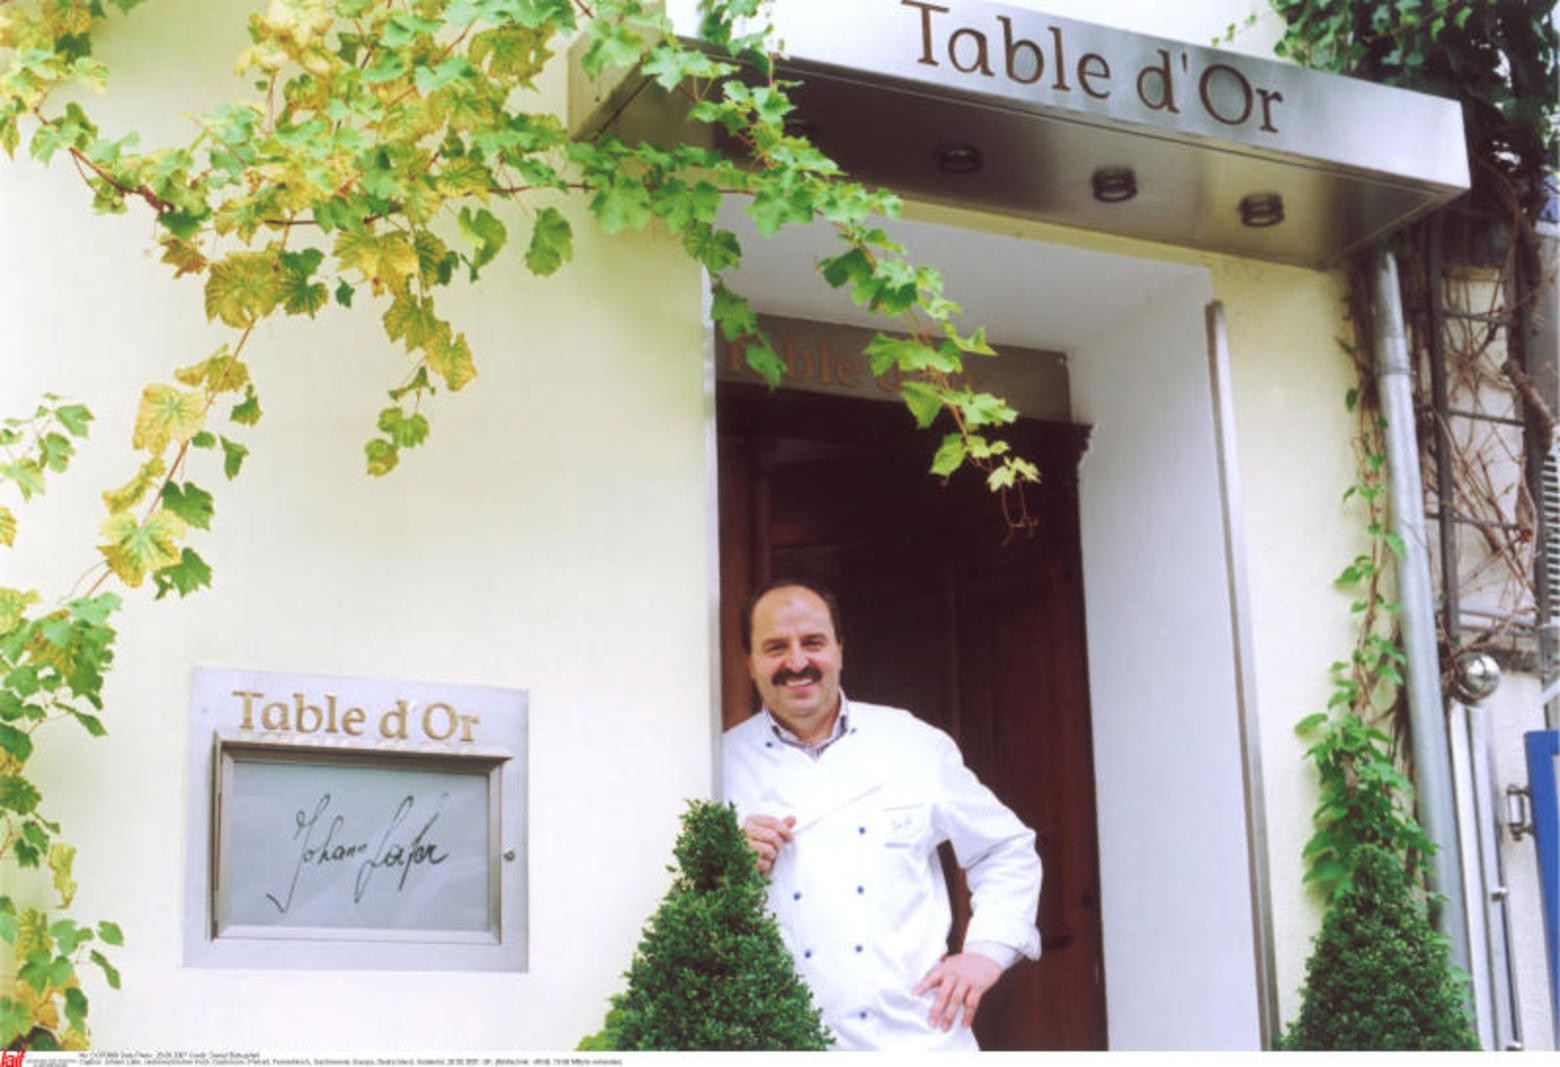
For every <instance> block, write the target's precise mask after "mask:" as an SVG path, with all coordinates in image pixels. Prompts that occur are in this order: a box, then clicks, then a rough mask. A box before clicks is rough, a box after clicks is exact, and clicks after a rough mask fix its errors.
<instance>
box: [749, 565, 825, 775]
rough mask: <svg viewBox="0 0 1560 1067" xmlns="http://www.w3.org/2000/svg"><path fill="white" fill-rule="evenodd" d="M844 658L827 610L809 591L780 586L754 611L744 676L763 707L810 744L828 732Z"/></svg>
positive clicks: (795, 587)
mask: <svg viewBox="0 0 1560 1067" xmlns="http://www.w3.org/2000/svg"><path fill="white" fill-rule="evenodd" d="M844 653H845V646H844V645H842V644H841V643H840V641H839V638H838V636H837V635H836V634H835V632H834V623H833V621H832V620H831V619H830V616H829V606H828V605H827V604H826V603H824V601H823V598H822V597H820V596H818V595H817V594H816V593H814V592H813V591H812V590H810V589H804V588H802V587H800V586H794V585H785V586H781V587H779V588H778V589H771V590H770V591H769V592H767V593H765V594H764V595H763V596H762V597H760V598H759V600H758V603H756V604H754V605H753V638H752V651H751V652H749V653H748V674H749V675H750V676H751V677H752V679H753V684H754V685H756V686H757V687H758V692H759V695H760V696H762V697H763V698H764V706H765V707H767V708H768V709H769V710H770V711H772V712H774V714H775V715H776V716H777V717H779V719H780V720H781V721H782V722H784V723H785V724H786V726H788V727H789V728H790V730H791V732H792V733H794V734H796V736H797V737H799V738H801V739H802V740H803V741H806V742H808V743H810V744H815V743H817V742H819V741H822V740H824V739H825V738H827V737H828V736H829V731H830V730H831V729H833V726H834V719H835V716H836V714H837V713H838V711H839V707H840V669H841V667H843V666H844V658H845V656H844Z"/></svg>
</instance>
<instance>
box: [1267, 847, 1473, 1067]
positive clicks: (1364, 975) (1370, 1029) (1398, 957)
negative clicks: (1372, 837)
mask: <svg viewBox="0 0 1560 1067" xmlns="http://www.w3.org/2000/svg"><path fill="white" fill-rule="evenodd" d="M1462 986H1463V983H1462V982H1461V981H1460V980H1459V978H1458V976H1457V973H1456V972H1455V971H1453V970H1452V969H1451V967H1450V965H1449V964H1448V962H1447V947H1446V939H1445V938H1444V937H1442V936H1441V935H1439V934H1437V933H1436V932H1435V931H1434V930H1432V929H1431V927H1430V922H1429V919H1428V918H1427V917H1426V913H1425V905H1424V901H1423V900H1422V899H1421V897H1420V895H1419V894H1418V893H1417V891H1416V889H1415V886H1414V883H1413V880H1412V877H1411V876H1410V875H1409V873H1408V872H1407V871H1406V870H1405V869H1404V867H1403V864H1402V862H1401V861H1399V860H1398V859H1396V858H1395V857H1394V856H1393V855H1392V853H1391V852H1389V851H1387V850H1386V849H1384V848H1381V847H1380V846H1377V845H1367V846H1365V847H1363V848H1361V849H1360V851H1359V853H1358V854H1357V856H1356V860H1355V866H1354V871H1353V877H1352V878H1351V879H1350V882H1349V885H1348V887H1347V888H1346V889H1344V890H1343V892H1342V893H1340V894H1339V895H1338V897H1337V898H1336V899H1335V900H1334V901H1333V904H1332V907H1331V908H1329V909H1328V912H1327V918H1326V919H1325V920H1324V921H1323V923H1322V931H1321V933H1320V934H1318V935H1317V938H1316V949H1315V951H1314V952H1313V953H1312V955H1311V958H1310V960H1309V961H1308V962H1307V963H1306V979H1305V989H1304V991H1303V994H1302V1001H1301V1005H1300V1016H1299V1018H1298V1019H1296V1020H1295V1022H1294V1023H1292V1024H1291V1025H1290V1028H1289V1031H1288V1033H1287V1034H1285V1035H1284V1038H1283V1040H1282V1041H1281V1042H1280V1045H1279V1047H1280V1048H1284V1049H1289V1050H1295V1051H1335V1050H1346V1049H1347V1050H1366V1051H1376V1050H1382V1051H1385V1050H1397V1051H1406V1050H1476V1049H1477V1048H1478V1047H1479V1044H1478V1040H1477V1038H1475V1036H1474V1034H1473V1030H1472V1028H1471V1026H1470V1025H1469V1021H1468V1015H1467V1012H1466V1009H1465V1008H1464V1002H1463V989H1462Z"/></svg>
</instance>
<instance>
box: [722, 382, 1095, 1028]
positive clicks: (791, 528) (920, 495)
mask: <svg viewBox="0 0 1560 1067" xmlns="http://www.w3.org/2000/svg"><path fill="white" fill-rule="evenodd" d="M717 425H718V429H719V433H720V492H721V516H720V531H721V544H720V550H721V599H722V650H723V669H724V693H725V708H724V714H725V721H726V723H727V725H731V724H733V723H736V722H739V721H741V720H742V719H743V718H745V717H746V716H747V715H749V714H751V713H752V711H753V709H754V707H755V704H756V697H755V695H754V693H753V690H752V687H751V683H750V682H749V681H748V679H747V672H746V664H745V659H744V657H743V655H742V651H741V647H740V640H739V637H738V626H739V622H740V612H741V609H742V605H743V603H744V602H745V601H746V599H747V596H748V595H749V593H750V592H751V591H752V589H754V588H755V587H757V586H759V585H762V584H763V583H764V582H767V581H769V580H770V579H771V578H775V577H795V578H805V579H810V580H812V581H815V582H818V583H820V584H822V585H824V586H826V587H828V588H830V589H832V590H833V591H834V592H835V593H836V595H837V596H838V597H839V600H840V605H841V611H842V615H843V618H844V631H845V632H844V633H843V635H842V638H843V640H844V644H845V670H844V675H843V685H844V688H845V691H846V692H847V693H850V694H852V695H854V696H855V697H857V698H858V699H862V700H869V701H873V702H876V703H883V704H894V705H898V706H901V707H905V708H909V709H910V710H911V711H913V712H914V713H915V714H917V715H918V716H920V717H921V718H924V719H926V720H927V721H928V722H931V723H933V724H935V725H937V726H939V727H941V728H942V729H944V730H947V731H948V732H949V733H950V734H952V735H953V737H954V738H955V739H956V740H957V741H958V742H959V745H960V747H961V749H962V750H963V753H964V757H965V760H966V762H967V763H968V764H969V765H970V767H971V769H972V770H974V772H975V773H976V774H977V775H978V776H979V777H980V779H981V780H982V781H983V782H985V783H986V784H987V785H988V786H990V787H991V788H992V789H993V790H994V791H995V792H996V793H997V795H998V796H999V797H1001V798H1002V800H1003V801H1004V802H1005V803H1007V804H1008V805H1009V806H1010V807H1011V808H1013V810H1014V811H1015V812H1017V813H1018V815H1019V816H1020V818H1022V819H1023V820H1024V821H1025V822H1026V823H1028V824H1029V825H1030V826H1033V827H1034V828H1035V830H1036V832H1037V834H1038V835H1039V848H1040V853H1041V857H1042V860H1043V862H1044V865H1045V883H1044V888H1043V890H1042V893H1041V905H1040V929H1041V933H1042V938H1043V947H1044V955H1043V957H1042V960H1041V962H1040V963H1039V964H1038V965H1037V964H1031V963H1020V964H1019V965H1017V966H1016V967H1014V969H1013V970H1012V971H1010V972H1009V973H1008V974H1007V975H1006V976H1004V978H1003V980H1002V982H1001V983H999V984H998V986H997V987H996V988H995V989H994V990H993V991H992V992H991V994H989V995H988V1000H987V1003H986V1004H985V1005H984V1006H983V1007H982V1008H981V1012H980V1016H979V1018H978V1020H977V1024H976V1029H977V1033H978V1035H979V1037H980V1041H981V1046H982V1047H983V1048H988V1049H1100V1048H1104V1047H1105V1006H1104V1005H1105V1001H1104V976H1103V973H1102V969H1101V951H1100V922H1099V914H1100V913H1099V873H1098V866H1099V865H1098V858H1097V845H1096V834H1095V826H1096V823H1095V812H1094V776H1093V751H1092V743H1091V739H1090V733H1089V711H1088V691H1087V674H1086V669H1085V668H1086V660H1085V649H1084V639H1083V597H1082V570H1081V561H1080V555H1079V541H1078V524H1077V513H1078V509H1077V494H1076V478H1075V472H1076V468H1077V460H1078V457H1079V454H1080V453H1081V450H1082V447H1083V444H1084V441H1085V440H1086V430H1084V429H1082V428H1079V427H1075V426H1069V425H1061V424H1049V423H1033V422H1030V423H1025V424H1022V425H1020V426H1019V427H1017V428H1015V430H1014V431H1013V432H1012V433H1011V434H1008V435H1006V436H1008V437H1009V438H1010V439H1011V440H1012V441H1013V443H1014V445H1015V447H1017V448H1019V449H1020V450H1021V451H1022V452H1023V453H1024V454H1025V455H1027V456H1029V457H1031V458H1033V459H1035V460H1036V461H1037V462H1039V463H1040V464H1041V467H1042V470H1043V471H1044V479H1045V480H1044V483H1043V484H1042V485H1041V486H1040V487H1038V488H1036V489H1033V490H1031V491H1030V492H1029V493H1028V495H1027V502H1028V508H1029V511H1030V513H1031V514H1032V515H1033V516H1034V517H1035V518H1036V519H1037V521H1038V526H1037V527H1036V529H1035V530H1034V532H1033V535H1032V536H1018V537H1012V538H1008V537H1007V535H1006V524H1005V523H1004V521H1003V519H1002V517H1001V513H1000V510H999V508H998V507H997V504H996V502H995V499H994V498H993V497H992V496H991V494H989V493H988V492H987V491H986V490H985V488H984V486H983V485H981V484H980V482H979V480H978V479H976V478H972V477H964V478H956V479H954V480H953V481H952V482H951V483H949V484H947V485H944V484H942V483H941V482H940V481H939V480H938V479H936V478H934V477H932V476H931V475H930V474H928V473H927V467H928V465H929V463H930V455H931V452H932V450H933V448H934V447H935V442H936V437H935V435H933V434H928V433H924V432H917V431H915V430H914V428H913V425H912V423H911V420H910V417H909V415H908V414H907V413H906V412H905V411H904V410H903V409H902V408H900V407H898V406H897V405H893V404H887V403H880V402H873V401H865V400H854V399H846V398H837V397H825V396H818V395H815V394H808V393H802V392H799V391H785V390H782V391H778V392H774V393H770V392H766V391H764V390H762V389H754V388H751V387H747V386H737V385H724V384H723V385H722V386H721V387H720V392H719V395H718V406H717ZM955 913H956V927H960V926H961V925H962V922H963V921H964V919H965V918H966V917H967V915H968V904H967V894H965V893H964V892H963V888H962V885H957V886H956V889H955ZM961 935H962V929H956V932H955V935H954V936H955V939H957V938H958V937H959V936H961Z"/></svg>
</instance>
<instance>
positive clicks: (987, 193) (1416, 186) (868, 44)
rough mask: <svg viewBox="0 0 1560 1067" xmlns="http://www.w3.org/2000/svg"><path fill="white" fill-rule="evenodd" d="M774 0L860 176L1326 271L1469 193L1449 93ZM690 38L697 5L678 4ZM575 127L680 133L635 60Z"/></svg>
mask: <svg viewBox="0 0 1560 1067" xmlns="http://www.w3.org/2000/svg"><path fill="white" fill-rule="evenodd" d="M845 10H847V8H846V7H844V6H842V5H841V4H840V3H839V2H838V0H782V2H780V3H777V4H776V5H775V6H774V18H775V24H776V29H777V31H778V33H779V36H780V38H781V39H782V40H784V41H785V43H786V48H787V55H786V58H785V59H784V61H783V62H782V64H781V72H782V75H783V76H786V77H795V78H799V79H801V81H802V85H801V87H800V88H798V89H796V90H794V91H793V98H794V99H795V101H796V102H797V105H798V112H799V116H798V117H799V121H800V122H801V123H802V124H803V128H804V129H805V131H806V132H807V133H808V134H809V135H810V136H811V137H812V138H813V139H814V141H815V142H816V143H817V144H818V146H819V147H820V148H822V149H823V150H824V151H825V152H827V153H828V154H829V155H831V156H832V157H833V158H834V159H836V160H837V161H838V162H839V163H840V164H841V165H842V166H844V167H845V169H846V170H847V171H848V172H849V173H850V174H852V175H853V176H855V177H858V178H860V179H862V180H864V181H867V182H871V183H875V184H880V185H884V186H887V187H889V188H892V189H894V190H896V191H897V192H899V193H901V194H903V195H905V196H909V197H914V198H918V199H924V200H928V201H933V202H937V203H943V204H951V205H955V206H960V207H971V208H977V209H981V210H987V211H998V212H1004V213H1008V214H1013V215H1019V216H1023V217H1025V218H1032V219H1038V220H1041V221H1045V222H1052V223H1059V224H1061V225H1066V226H1075V227H1079V228H1082V229H1087V230H1096V231H1101V232H1105V233H1112V234H1120V235H1123V236H1128V237H1136V238H1143V239H1146V240H1151V241H1163V242H1167V243H1171V244H1177V245H1185V246H1189V247H1193V248H1200V249H1207V250H1211V251H1217V252H1226V253H1232V254H1235V255H1241V256H1250V257H1254V258H1258V259H1266V260H1276V261H1280V262H1286V263H1296V264H1301V265H1305V266H1325V265H1328V264H1331V263H1333V262H1336V261H1337V260H1338V259H1339V258H1341V257H1342V256H1343V255H1345V254H1346V253H1348V252H1349V251H1351V250H1353V249H1355V248H1358V247H1360V246H1362V245H1365V244H1368V243H1369V242H1371V241H1373V240H1375V239H1376V238H1379V237H1380V236H1382V235H1383V234H1385V233H1388V232H1390V231H1391V230H1393V229H1396V228H1397V227H1399V226H1401V225H1403V224H1404V223H1406V222H1408V221H1409V220H1411V219H1413V218H1415V217H1416V216H1418V215H1420V214H1423V213H1424V212H1426V211H1429V210H1431V209H1433V208H1435V207H1438V206H1440V205H1441V204H1444V203H1446V202H1447V201H1449V200H1451V199H1453V198H1455V197H1456V196H1458V195H1459V194H1460V193H1462V192H1464V191H1465V190H1466V189H1467V188H1468V165H1467V157H1466V152H1465V149H1464V144H1463V132H1462V114H1461V110H1460V108H1459V107H1458V105H1457V104H1456V103H1455V102H1453V101H1450V100H1443V99H1440V98H1438V97H1432V96H1427V95H1425V94H1422V93H1413V92H1408V91H1405V90H1401V89H1393V88H1389V87H1386V86H1381V85H1375V84H1373V83H1370V82H1362V81H1357V80H1354V79H1349V78H1340V77H1337V76H1334V75H1329V74H1322V73H1318V72H1315V71H1308V70H1305V69H1302V68H1300V67H1296V66H1293V65H1290V64H1284V63H1278V62H1274V61H1270V60H1262V59H1254V58H1252V57H1249V56H1243V55H1238V54H1235V53H1230V52H1223V51H1219V50H1216V49H1211V48H1202V47H1198V46H1196V45H1189V44H1183V43H1180V42H1175V41H1168V40H1164V39H1161V38H1156V37H1149V36H1146V35H1143V34H1135V33H1130V32H1127V31H1123V30H1116V29H1110V28H1106V27H1102V26H1096V25H1093V24H1090V23H1084V22H1078V21H1075V20H1071V19H1062V18H1056V17H1053V16H1050V15H1046V14H1043V13H1040V12H1035V11H1030V10H1026V9H1022V8H1012V7H1006V6H1002V5H998V4H991V3H983V2H977V0H939V2H935V3H934V2H932V0H851V3H850V4H849V5H848V12H849V14H848V15H847V14H845V13H844V12H845ZM667 13H668V15H669V16H670V17H671V19H672V22H673V25H674V27H675V29H676V31H677V33H678V34H679V36H681V37H684V38H685V39H688V40H690V41H691V40H693V39H694V38H695V37H696V34H697V28H698V14H697V3H696V0H669V2H668V3H667ZM578 57H579V53H578V51H576V53H575V54H574V56H573V57H572V62H571V68H572V69H571V71H570V123H571V127H572V128H573V130H574V131H575V133H576V134H577V135H578V134H580V133H583V132H586V131H589V130H592V129H596V128H599V127H601V126H604V125H609V126H611V127H612V128H614V129H616V130H617V131H618V132H620V133H621V134H622V135H623V136H625V137H627V138H631V139H639V138H648V139H654V140H665V139H670V138H672V137H687V136H688V135H689V134H690V129H689V128H688V126H687V125H686V124H685V123H684V120H683V115H684V105H683V104H682V103H681V102H680V100H679V98H678V97H676V96H672V95H668V94H666V93H664V92H662V91H661V90H660V89H659V88H658V87H657V86H655V85H654V84H653V83H652V82H650V81H649V80H648V79H646V78H644V77H643V76H640V75H637V74H636V75H625V74H624V73H623V72H618V73H617V74H616V75H615V76H607V77H605V78H604V79H603V80H602V81H600V82H596V81H592V80H591V79H589V78H587V77H586V76H585V74H584V72H583V71H582V70H581V69H580V67H579V62H578Z"/></svg>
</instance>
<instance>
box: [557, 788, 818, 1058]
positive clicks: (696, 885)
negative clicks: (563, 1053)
mask: <svg viewBox="0 0 1560 1067" xmlns="http://www.w3.org/2000/svg"><path fill="white" fill-rule="evenodd" d="M682 824H683V828H682V833H681V834H680V835H679V836H678V839H677V844H676V846H675V847H674V849H673V853H674V855H675V856H676V858H677V866H676V867H675V868H673V871H674V872H675V874H676V878H675V879H674V880H673V882H672V888H671V889H670V891H668V893H667V894H666V898H665V899H664V900H663V901H662V902H661V906H660V908H659V909H658V910H657V911H656V913H655V914H654V915H653V916H652V917H651V919H650V923H649V925H648V926H646V927H645V930H644V938H643V940H641V941H640V942H639V947H638V949H636V950H635V952H634V960H633V963H632V964H631V965H630V966H629V969H628V973H627V978H628V989H627V990H626V991H625V992H623V993H619V994H617V995H615V996H614V997H613V998H612V1007H611V1010H610V1011H609V1012H608V1013H607V1019H606V1025H605V1026H604V1027H603V1028H602V1030H601V1031H600V1032H599V1033H596V1034H592V1035H591V1036H590V1037H587V1038H585V1040H584V1041H582V1042H580V1046H579V1047H580V1048H581V1049H583V1050H599V1051H651V1050H662V1051H682V1050H702V1051H712V1050H731V1051H783V1050H812V1051H817V1050H822V1049H826V1048H827V1047H828V1046H829V1042H830V1040H831V1038H830V1036H829V1034H828V1031H827V1029H826V1028H825V1027H824V1025H823V1021H822V1018H821V1016H820V1013H819V1012H818V1009H816V1008H815V1007H813V1003H812V994H811V993H810V992H809V991H808V989H807V986H806V985H805V984H803V982H802V980H801V979H800V978H799V977H797V974H796V965H795V963H794V962H793V961H792V959H791V955H790V953H789V952H787V951H786V948H785V944H784V942H782V941H781V939H780V929H779V927H777V926H776V925H775V921H774V918H773V917H772V916H771V915H770V914H769V912H768V908H767V905H766V903H765V888H764V879H763V876H762V875H760V874H759V873H758V871H757V869H756V868H755V867H754V864H753V853H752V851H751V850H750V849H749V848H748V844H747V838H746V837H744V836H743V833H742V830H741V829H740V828H739V827H738V826H737V816H736V811H735V809H733V808H732V807H731V806H730V805H722V804H716V803H714V802H713V801H708V800H697V801H693V802H691V803H690V804H689V806H688V811H687V812H686V813H685V814H684V815H683V817H682Z"/></svg>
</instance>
